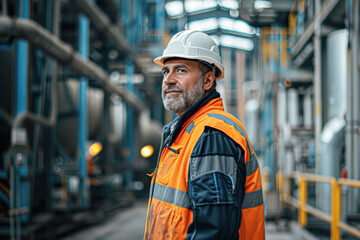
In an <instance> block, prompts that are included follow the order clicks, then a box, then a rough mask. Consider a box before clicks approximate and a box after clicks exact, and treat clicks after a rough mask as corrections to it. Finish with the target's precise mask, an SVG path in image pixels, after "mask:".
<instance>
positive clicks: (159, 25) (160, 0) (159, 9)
mask: <svg viewBox="0 0 360 240" xmlns="http://www.w3.org/2000/svg"><path fill="white" fill-rule="evenodd" d="M164 9H165V0H156V15H155V28H156V29H155V30H156V33H157V34H156V35H157V39H156V41H157V42H159V41H161V42H160V43H162V44H164V39H163V36H164V31H165V11H164Z"/></svg>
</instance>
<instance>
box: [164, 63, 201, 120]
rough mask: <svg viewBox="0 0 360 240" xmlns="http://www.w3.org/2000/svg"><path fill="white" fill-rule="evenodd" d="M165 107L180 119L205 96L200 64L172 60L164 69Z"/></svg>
mask: <svg viewBox="0 0 360 240" xmlns="http://www.w3.org/2000/svg"><path fill="white" fill-rule="evenodd" d="M162 71H163V75H164V79H163V84H162V94H161V95H162V99H163V103H164V107H165V108H166V109H167V110H170V111H173V112H175V113H176V115H178V116H179V117H180V116H181V115H182V114H183V113H184V112H186V110H188V109H189V108H190V107H191V106H192V105H194V104H195V103H196V102H197V101H198V100H199V99H200V98H202V97H203V96H204V87H203V78H202V77H201V74H200V69H199V63H198V62H195V61H190V60H178V59H177V60H170V61H167V62H166V63H165V65H164V66H163V68H162Z"/></svg>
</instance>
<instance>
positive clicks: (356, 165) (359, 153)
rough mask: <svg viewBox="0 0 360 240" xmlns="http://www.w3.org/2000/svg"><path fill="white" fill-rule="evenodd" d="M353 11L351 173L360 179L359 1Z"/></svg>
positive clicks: (356, 198) (356, 199)
mask: <svg viewBox="0 0 360 240" xmlns="http://www.w3.org/2000/svg"><path fill="white" fill-rule="evenodd" d="M352 11H353V14H352V15H353V22H352V36H351V38H352V39H351V48H352V49H351V63H352V66H351V71H352V77H351V93H350V95H351V112H352V116H351V119H350V124H351V126H352V127H351V135H352V144H351V152H352V154H351V155H352V158H351V165H352V168H351V171H352V172H351V173H350V178H353V179H356V180H359V179H360V160H359V159H360V150H359V146H360V109H359V108H360V106H359V101H360V96H359V89H360V84H359V81H360V80H359V2H358V1H353V6H352ZM359 198H360V193H359V189H354V196H353V198H352V202H353V203H357V204H354V205H355V206H354V209H352V210H353V211H359V209H360V203H359Z"/></svg>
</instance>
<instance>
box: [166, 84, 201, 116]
mask: <svg viewBox="0 0 360 240" xmlns="http://www.w3.org/2000/svg"><path fill="white" fill-rule="evenodd" d="M170 89H174V90H178V91H181V94H179V95H177V96H173V95H168V96H166V95H165V91H167V90H170ZM161 96H162V100H163V103H164V107H165V109H166V110H169V111H173V112H174V113H183V112H185V111H186V110H188V109H189V108H190V107H191V106H192V105H194V104H195V103H196V102H197V101H198V100H200V98H202V97H203V96H204V93H203V81H202V80H201V81H200V82H199V84H198V85H196V86H195V87H193V88H190V89H188V90H184V89H182V88H179V87H176V86H168V87H166V88H164V90H162V93H161Z"/></svg>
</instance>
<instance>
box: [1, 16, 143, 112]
mask: <svg viewBox="0 0 360 240" xmlns="http://www.w3.org/2000/svg"><path fill="white" fill-rule="evenodd" d="M0 37H2V38H6V37H7V38H12V37H16V38H23V39H26V40H28V41H30V42H31V43H32V44H34V45H35V46H37V47H38V48H40V49H42V50H43V51H45V52H46V53H48V54H49V55H50V56H52V57H54V58H56V59H57V60H59V61H60V62H61V63H63V64H67V65H69V66H70V68H71V69H72V70H74V71H75V72H77V73H79V74H82V75H84V76H86V77H88V78H93V79H97V80H98V81H99V84H100V85H101V86H102V88H103V89H104V90H106V91H108V92H110V93H116V94H118V95H119V96H121V98H122V100H123V101H125V102H126V103H128V104H130V105H131V106H133V107H134V108H135V110H137V111H140V110H141V109H142V106H143V104H142V102H141V100H140V99H139V98H138V97H137V96H136V95H135V94H134V93H132V92H129V91H126V89H123V88H121V87H119V86H117V85H115V84H113V83H112V82H110V77H109V76H108V74H107V73H106V72H105V71H104V70H103V69H102V68H100V67H99V66H98V65H96V64H95V63H94V62H92V61H89V60H87V59H83V58H82V57H81V56H80V54H79V53H77V52H75V51H74V49H73V48H72V47H71V46H70V45H68V44H66V43H64V42H63V41H61V40H60V39H59V38H58V37H57V36H55V35H53V34H51V33H50V32H49V31H47V30H45V29H44V28H43V27H41V26H40V25H39V24H37V23H36V22H34V21H32V20H25V19H21V18H18V19H16V18H15V19H11V18H10V17H7V16H0Z"/></svg>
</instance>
